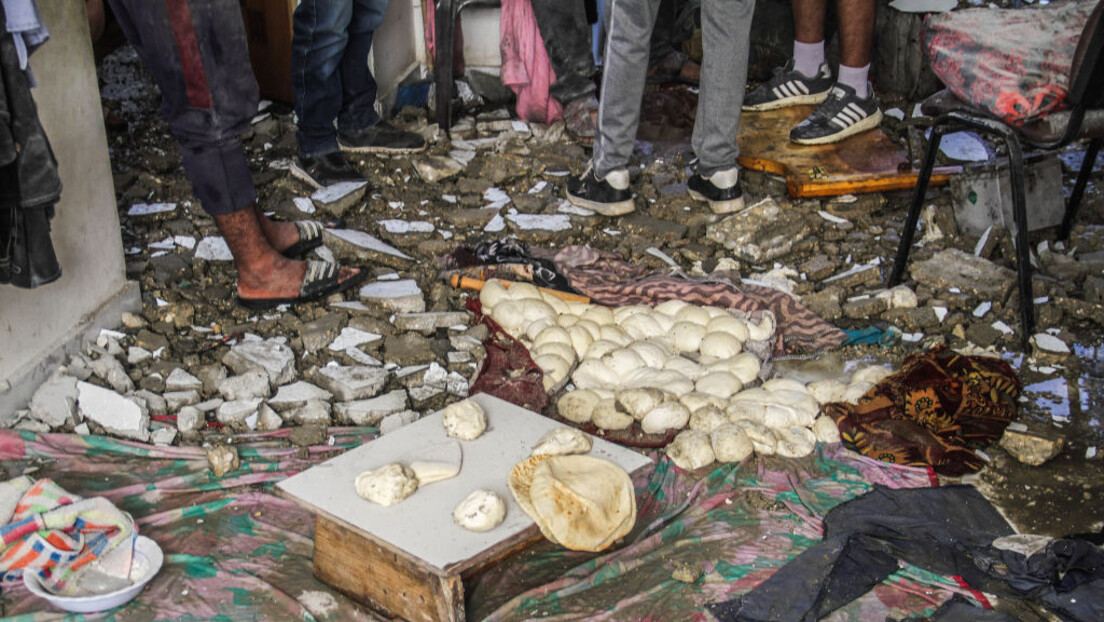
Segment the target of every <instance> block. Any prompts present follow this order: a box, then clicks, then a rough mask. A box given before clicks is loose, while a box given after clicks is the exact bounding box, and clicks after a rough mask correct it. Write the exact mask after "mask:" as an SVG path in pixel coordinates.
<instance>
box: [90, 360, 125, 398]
mask: <svg viewBox="0 0 1104 622" xmlns="http://www.w3.org/2000/svg"><path fill="white" fill-rule="evenodd" d="M91 367H92V373H94V374H96V377H97V378H99V379H100V380H103V381H105V382H107V384H109V385H111V388H112V389H115V391H116V392H117V393H130V392H131V391H133V390H134V382H133V381H131V379H130V376H128V375H127V373H126V369H125V368H124V367H123V364H122V363H120V362H119V359H117V358H115V357H113V356H101V357H100V358H98V359H96V360H94V361H92V365H91Z"/></svg>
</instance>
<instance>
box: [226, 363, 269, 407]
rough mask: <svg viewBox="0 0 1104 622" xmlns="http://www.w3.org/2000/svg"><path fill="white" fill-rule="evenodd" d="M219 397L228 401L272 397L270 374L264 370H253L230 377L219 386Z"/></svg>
mask: <svg viewBox="0 0 1104 622" xmlns="http://www.w3.org/2000/svg"><path fill="white" fill-rule="evenodd" d="M218 392H219V395H221V396H222V397H224V398H225V399H228V400H247V399H251V398H255V397H261V398H267V397H268V396H270V395H272V386H271V385H270V384H269V380H268V373H267V372H265V370H263V369H253V370H250V371H247V372H245V373H244V374H241V375H240V376H230V377H229V378H226V379H225V380H223V381H222V382H220V383H219V385H218Z"/></svg>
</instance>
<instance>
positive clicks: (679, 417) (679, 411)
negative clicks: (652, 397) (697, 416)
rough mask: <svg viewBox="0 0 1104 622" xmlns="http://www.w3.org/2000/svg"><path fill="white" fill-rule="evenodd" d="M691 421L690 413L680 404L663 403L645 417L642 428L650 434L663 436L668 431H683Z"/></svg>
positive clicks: (641, 424) (641, 423)
mask: <svg viewBox="0 0 1104 622" xmlns="http://www.w3.org/2000/svg"><path fill="white" fill-rule="evenodd" d="M689 421H690V411H689V410H686V407H685V406H683V405H682V404H681V403H680V402H674V401H672V402H663V403H662V404H660V405H659V406H656V407H655V408H653V409H652V410H651V412H649V413H648V414H647V415H644V419H642V420H641V421H640V427H641V429H643V430H644V431H645V432H646V433H648V434H663V433H665V432H666V431H667V430H681V429H682V428H684V427H686V424H687V422H689Z"/></svg>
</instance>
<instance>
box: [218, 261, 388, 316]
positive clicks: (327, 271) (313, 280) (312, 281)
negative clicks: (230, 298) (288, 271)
mask: <svg viewBox="0 0 1104 622" xmlns="http://www.w3.org/2000/svg"><path fill="white" fill-rule="evenodd" d="M340 269H341V266H340V265H338V264H335V263H330V262H328V261H317V260H310V261H308V262H307V273H306V274H305V275H304V276H303V284H302V285H300V286H299V295H298V296H296V297H294V298H242V297H241V296H238V304H239V305H241V306H242V307H244V308H246V309H249V310H250V311H267V310H271V309H275V308H276V307H278V306H280V305H290V304H298V303H302V302H314V301H316V300H321V299H323V298H325V297H327V296H329V295H331V294H336V293H338V292H343V291H345V290H347V289H349V288H351V287H355V286H357V285H359V284H360V283H362V282H363V281H364V279H366V278H368V271H367V270H365V269H364V268H360V272H358V273H357V274H356V276H352V277H349V278H348V279H346V280H344V281H339V280H338V278H337V277H338V274H339V272H340Z"/></svg>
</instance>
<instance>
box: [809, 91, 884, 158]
mask: <svg viewBox="0 0 1104 622" xmlns="http://www.w3.org/2000/svg"><path fill="white" fill-rule="evenodd" d="M867 88H868V89H869V90H870V95H868V96H867V98H866V99H859V96H858V95H856V94H855V89H853V88H851V87H849V86H847V85H846V84H837V85H836V86H834V87H832V92H831V93H829V94H828V99H826V100H824V103H823V104H821V105H819V106H817V108H816V110H814V111H813V113H812V114H810V115H809V117H808V118H807V119H805V120H804V121H802V122H801V123H798V124H797V127H795V128H794V129H792V130H790V140H791V141H792V142H795V143H797V144H799V145H826V144H828V143H834V142H839V141H841V140H843V139H844V138H847V137H848V136H854V135H855V134H858V133H860V132H865V131H867V130H872V129H874V128H876V127H878V124H880V123H881V122H882V111H881V110H879V109H878V99H877V98H876V97H874V89H873V88H870V87H869V86H868V87H867Z"/></svg>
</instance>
